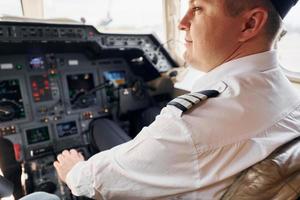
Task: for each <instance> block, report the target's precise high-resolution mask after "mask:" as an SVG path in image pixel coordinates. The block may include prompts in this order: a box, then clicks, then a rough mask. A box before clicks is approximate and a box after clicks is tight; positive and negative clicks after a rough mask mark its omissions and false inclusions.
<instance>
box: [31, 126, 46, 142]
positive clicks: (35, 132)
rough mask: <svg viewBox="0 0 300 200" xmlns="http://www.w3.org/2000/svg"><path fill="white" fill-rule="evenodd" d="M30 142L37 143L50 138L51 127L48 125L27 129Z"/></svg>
mask: <svg viewBox="0 0 300 200" xmlns="http://www.w3.org/2000/svg"><path fill="white" fill-rule="evenodd" d="M26 136H27V141H28V144H36V143H40V142H45V141H48V140H50V135H49V129H48V127H47V126H44V127H40V128H34V129H29V130H27V131H26Z"/></svg>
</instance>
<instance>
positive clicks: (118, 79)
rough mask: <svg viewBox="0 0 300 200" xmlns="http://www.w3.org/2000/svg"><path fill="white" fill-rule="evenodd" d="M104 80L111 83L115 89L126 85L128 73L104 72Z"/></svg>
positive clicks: (121, 71)
mask: <svg viewBox="0 0 300 200" xmlns="http://www.w3.org/2000/svg"><path fill="white" fill-rule="evenodd" d="M103 76H104V79H105V80H106V81H109V82H111V83H112V84H113V85H114V86H115V87H117V88H118V87H120V86H123V85H125V84H126V73H125V71H123V70H120V71H106V72H103Z"/></svg>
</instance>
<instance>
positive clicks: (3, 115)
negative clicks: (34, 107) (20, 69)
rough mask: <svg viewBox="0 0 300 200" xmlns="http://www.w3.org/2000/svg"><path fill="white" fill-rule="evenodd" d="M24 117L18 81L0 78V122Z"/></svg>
mask: <svg viewBox="0 0 300 200" xmlns="http://www.w3.org/2000/svg"><path fill="white" fill-rule="evenodd" d="M25 117H26V115H25V109H24V102H23V99H22V94H21V88H20V81H19V80H17V79H12V80H2V81H1V80H0V123H1V122H8V121H12V120H18V119H23V118H25Z"/></svg>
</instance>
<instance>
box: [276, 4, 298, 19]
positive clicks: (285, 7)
mask: <svg viewBox="0 0 300 200" xmlns="http://www.w3.org/2000/svg"><path fill="white" fill-rule="evenodd" d="M271 1H272V3H273V5H274V7H275V8H276V10H277V12H278V13H279V15H280V17H281V18H282V19H283V18H284V17H285V16H286V14H287V13H288V12H289V10H290V9H291V8H292V7H293V6H294V5H296V3H297V2H298V0H271Z"/></svg>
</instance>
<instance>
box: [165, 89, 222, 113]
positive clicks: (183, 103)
mask: <svg viewBox="0 0 300 200" xmlns="http://www.w3.org/2000/svg"><path fill="white" fill-rule="evenodd" d="M219 94H220V92H219V91H217V90H204V91H201V92H193V93H188V94H184V95H181V96H179V97H176V98H175V99H173V100H172V101H170V102H169V103H168V105H170V106H175V107H176V108H178V109H179V110H181V111H182V113H183V112H186V111H188V110H189V109H191V108H192V107H193V106H194V105H196V104H198V103H200V102H203V101H205V100H207V99H209V98H214V97H217V96H219Z"/></svg>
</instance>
